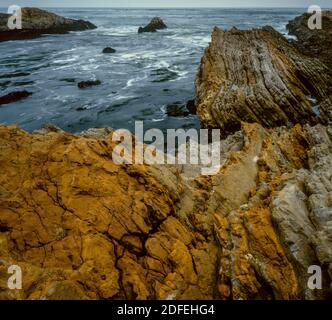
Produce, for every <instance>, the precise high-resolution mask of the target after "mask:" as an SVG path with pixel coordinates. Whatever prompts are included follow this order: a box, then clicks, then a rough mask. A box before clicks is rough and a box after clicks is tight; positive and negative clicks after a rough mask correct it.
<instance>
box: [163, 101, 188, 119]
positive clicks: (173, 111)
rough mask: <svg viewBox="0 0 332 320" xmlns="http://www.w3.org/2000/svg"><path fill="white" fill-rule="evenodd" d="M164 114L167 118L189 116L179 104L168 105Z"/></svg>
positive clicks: (182, 105) (184, 107) (183, 106)
mask: <svg viewBox="0 0 332 320" xmlns="http://www.w3.org/2000/svg"><path fill="white" fill-rule="evenodd" d="M166 113H167V115H168V116H169V117H187V116H188V115H189V114H190V112H189V111H188V110H187V109H186V106H185V105H184V104H182V103H180V102H175V103H172V104H169V105H168V106H167V110H166Z"/></svg>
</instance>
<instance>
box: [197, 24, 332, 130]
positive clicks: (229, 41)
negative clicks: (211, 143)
mask: <svg viewBox="0 0 332 320" xmlns="http://www.w3.org/2000/svg"><path fill="white" fill-rule="evenodd" d="M308 96H311V97H315V99H316V100H317V103H318V104H320V105H322V106H323V105H324V106H325V107H324V110H325V111H324V112H321V113H320V116H317V115H316V113H315V112H314V110H313V106H312V103H311V101H310V100H309V99H308ZM331 97H332V76H331V74H330V71H329V69H328V67H327V66H326V65H325V64H323V63H321V62H320V61H319V60H314V59H311V58H310V57H307V56H304V55H303V54H301V53H299V51H298V50H297V49H296V48H295V47H294V46H293V45H292V44H290V43H289V42H288V41H287V40H286V39H285V38H284V37H283V36H281V35H280V34H279V33H278V32H276V31H275V30H274V29H273V28H271V27H264V28H263V29H253V30H248V31H242V30H238V29H236V28H233V29H231V30H228V31H222V30H220V29H219V28H217V27H216V28H215V29H214V31H213V34H212V41H211V44H210V45H209V47H208V48H207V49H206V50H205V53H204V56H203V58H202V60H201V64H200V68H199V72H198V75H197V78H196V102H197V112H198V115H199V117H200V119H201V121H202V123H203V125H204V126H205V127H212V128H221V129H222V131H223V133H224V134H227V133H231V132H235V131H237V130H239V128H240V126H241V121H245V122H256V123H260V124H262V125H263V126H264V127H276V126H281V125H293V124H296V123H302V124H304V123H310V124H315V123H318V122H321V123H324V124H326V123H327V122H328V121H330V120H332V110H331V109H332V107H331V106H332V103H331V101H332V100H331Z"/></svg>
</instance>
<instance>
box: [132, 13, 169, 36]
mask: <svg viewBox="0 0 332 320" xmlns="http://www.w3.org/2000/svg"><path fill="white" fill-rule="evenodd" d="M161 29H167V26H166V24H165V23H164V21H163V20H162V19H161V18H160V17H154V18H152V20H151V21H150V23H149V24H148V25H146V26H145V27H139V28H138V33H143V32H157V30H161Z"/></svg>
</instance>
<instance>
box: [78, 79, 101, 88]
mask: <svg viewBox="0 0 332 320" xmlns="http://www.w3.org/2000/svg"><path fill="white" fill-rule="evenodd" d="M100 84H101V82H100V81H99V80H88V81H81V82H79V83H78V84H77V86H78V87H79V88H80V89H86V88H89V87H92V86H99V85H100Z"/></svg>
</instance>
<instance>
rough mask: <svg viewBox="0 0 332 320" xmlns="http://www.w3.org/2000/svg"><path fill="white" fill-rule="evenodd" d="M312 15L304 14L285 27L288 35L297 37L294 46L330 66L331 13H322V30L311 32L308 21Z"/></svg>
mask: <svg viewBox="0 0 332 320" xmlns="http://www.w3.org/2000/svg"><path fill="white" fill-rule="evenodd" d="M311 15H312V14H309V13H305V14H303V15H301V16H299V17H296V18H295V19H294V20H292V21H290V22H289V23H288V25H287V29H288V31H289V34H291V35H294V36H296V37H297V41H294V44H295V45H296V46H297V47H298V48H299V49H300V50H301V52H304V53H305V54H307V55H309V56H311V57H314V58H317V59H319V60H321V61H322V62H324V63H325V64H326V65H330V64H331V61H332V11H323V12H322V29H314V30H311V29H309V27H308V20H309V19H310V17H311Z"/></svg>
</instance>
